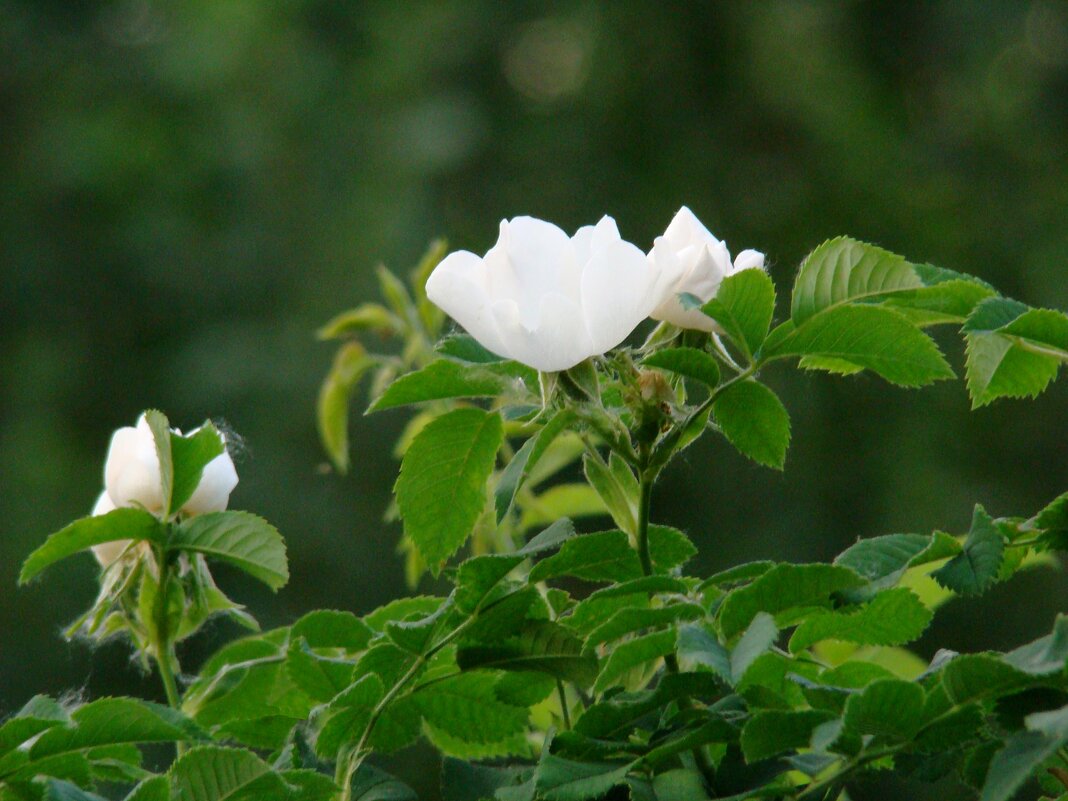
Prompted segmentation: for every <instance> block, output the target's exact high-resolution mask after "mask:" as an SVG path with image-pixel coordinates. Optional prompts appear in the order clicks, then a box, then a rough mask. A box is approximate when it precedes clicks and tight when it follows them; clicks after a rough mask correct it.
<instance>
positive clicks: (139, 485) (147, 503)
mask: <svg viewBox="0 0 1068 801" xmlns="http://www.w3.org/2000/svg"><path fill="white" fill-rule="evenodd" d="M104 486H105V487H106V488H107V491H108V495H110V496H111V500H112V501H113V502H114V503H115V506H116V507H119V506H136V505H140V506H143V507H144V508H145V509H147V510H148V511H150V512H160V511H162V510H163V481H162V479H161V478H160V473H159V454H158V453H156V441H155V439H153V437H152V429H151V428H149V426H148V420H146V419H145V416H144V415H141V417H140V419H139V420H138V421H137V426H136V427H134V428H130V427H126V428H120V429H119V430H118V431H116V432H115V433H114V434H113V435H112V436H111V445H110V446H109V447H108V458H107V463H106V464H105V466H104Z"/></svg>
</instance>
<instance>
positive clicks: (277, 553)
mask: <svg viewBox="0 0 1068 801" xmlns="http://www.w3.org/2000/svg"><path fill="white" fill-rule="evenodd" d="M168 548H170V549H172V550H181V551H195V552H196V553H202V554H204V555H205V556H207V557H208V558H211V559H218V560H219V561H222V562H227V563H228V564H231V565H233V566H234V567H237V568H240V569H241V570H243V571H244V572H246V573H248V574H249V575H250V576H252V577H253V578H257V579H259V580H260V581H262V582H263V583H264V584H266V585H267V586H268V587H270V588H271V589H272V590H278V589H279V588H281V587H283V586H285V584H286V582H287V581H289V565H288V563H287V561H286V545H285V541H284V540H283V539H282V535H281V534H279V533H278V529H276V528H275V527H274V526H272V525H271V524H270V523H268V522H267V521H266V520H264V519H263V518H261V517H257V516H256V515H254V514H251V513H249V512H213V513H211V514H205V515H197V516H196V517H193V518H190V519H189V520H186V521H184V522H183V523H181V524H180V525H179V526H178V527H177V528H176V529H174V531H173V534H172V535H171V539H170V541H169V542H168Z"/></svg>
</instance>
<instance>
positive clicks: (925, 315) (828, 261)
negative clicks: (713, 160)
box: [791, 237, 994, 325]
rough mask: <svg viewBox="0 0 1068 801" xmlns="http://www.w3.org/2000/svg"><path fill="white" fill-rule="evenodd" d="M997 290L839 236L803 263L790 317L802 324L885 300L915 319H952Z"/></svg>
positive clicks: (798, 275) (964, 276) (824, 244)
mask: <svg viewBox="0 0 1068 801" xmlns="http://www.w3.org/2000/svg"><path fill="white" fill-rule="evenodd" d="M993 294H994V290H993V289H992V288H991V287H990V286H989V285H987V284H986V283H984V282H982V281H980V280H978V279H976V278H973V277H971V276H968V275H964V274H962V273H957V272H954V271H952V270H945V269H942V268H939V267H934V266H932V265H930V264H910V263H908V262H906V261H905V260H904V259H903V258H902V257H901V256H898V255H895V254H893V253H889V252H887V251H885V250H883V249H882V248H878V247H875V246H874V245H869V244H866V243H864V242H858V241H856V240H855V239H850V238H848V237H838V238H837V239H831V240H829V241H827V242H824V243H823V244H822V245H820V246H819V247H817V248H816V249H815V250H814V251H812V253H810V254H809V255H808V256H807V257H806V258H805V260H804V262H803V263H802V265H801V269H800V270H799V271H798V274H797V281H796V283H795V284H794V295H793V303H792V309H791V316H792V318H793V321H794V322H795V323H796V324H798V325H800V324H801V323H803V322H804V321H805V320H807V319H809V318H811V317H813V316H814V315H816V314H817V313H819V312H820V311H822V310H824V309H827V308H831V307H834V306H836V305H840V304H843V303H856V302H866V303H871V302H876V301H881V302H884V303H886V304H888V305H892V306H896V307H899V308H900V309H901V310H902V311H903V312H906V313H908V314H909V316H910V317H912V318H913V319H915V320H916V321H917V322H922V323H924V324H926V323H930V322H950V321H957V320H962V319H963V318H965V317H967V315H968V314H969V313H970V312H971V310H972V309H973V308H974V306H975V305H976V304H977V303H978V302H979V301H981V300H982V299H983V298H986V297H989V296H990V295H993Z"/></svg>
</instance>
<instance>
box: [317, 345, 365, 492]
mask: <svg viewBox="0 0 1068 801" xmlns="http://www.w3.org/2000/svg"><path fill="white" fill-rule="evenodd" d="M376 364H377V362H376V361H375V359H374V358H373V357H371V356H369V355H368V354H367V351H365V350H364V349H363V346H362V345H360V344H359V343H358V342H349V343H347V344H345V345H343V346H342V347H341V349H340V350H338V352H337V355H336V356H335V357H334V364H333V366H332V367H331V368H330V372H329V373H327V376H326V378H325V379H324V380H323V385H322V387H321V388H320V390H319V399H318V402H317V406H316V413H317V414H316V420H317V422H318V426H319V439H320V440H322V443H323V448H324V449H325V450H326V453H327V455H328V456H329V457H330V461H331V462H333V464H334V467H336V468H337V470H338V472H340V473H347V472H348V469H349V404H350V402H351V399H352V393H353V391H354V390H355V389H356V385H357V384H359V383H360V379H361V378H363V376H364V374H365V373H366V372H367V371H368V370H370V369H371V368H372V367H374V366H375V365H376Z"/></svg>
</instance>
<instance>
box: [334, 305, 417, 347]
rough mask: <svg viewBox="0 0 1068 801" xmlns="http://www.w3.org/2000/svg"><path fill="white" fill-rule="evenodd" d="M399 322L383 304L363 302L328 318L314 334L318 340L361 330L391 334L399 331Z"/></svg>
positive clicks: (341, 336)
mask: <svg viewBox="0 0 1068 801" xmlns="http://www.w3.org/2000/svg"><path fill="white" fill-rule="evenodd" d="M400 327H401V322H400V320H399V319H397V317H396V315H394V314H392V313H391V312H390V311H389V310H388V309H387V308H386V307H385V306H382V305H380V304H378V303H363V304H360V305H359V306H357V307H356V308H355V309H349V310H348V311H344V312H341V314H339V315H337V316H335V317H333V318H331V319H330V321H329V322H327V323H325V324H324V325H323V326H322V327H321V328H320V329H319V330H318V331H316V332H315V336H316V338H317V339H320V340H327V339H343V338H344V337H347V336H350V335H351V334H358V333H360V332H362V331H377V332H379V333H382V334H393V333H397V332H399V331H400Z"/></svg>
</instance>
